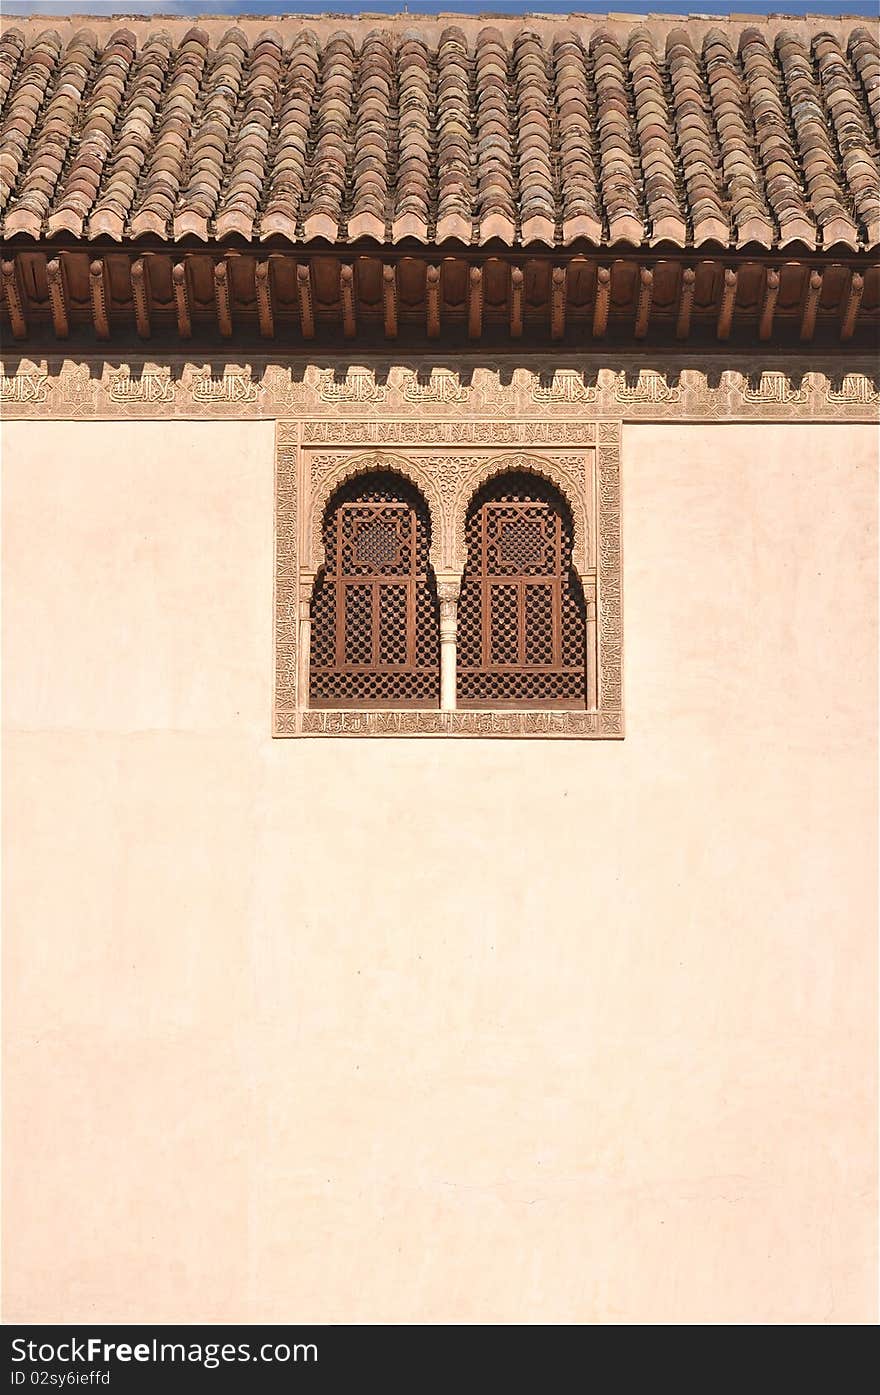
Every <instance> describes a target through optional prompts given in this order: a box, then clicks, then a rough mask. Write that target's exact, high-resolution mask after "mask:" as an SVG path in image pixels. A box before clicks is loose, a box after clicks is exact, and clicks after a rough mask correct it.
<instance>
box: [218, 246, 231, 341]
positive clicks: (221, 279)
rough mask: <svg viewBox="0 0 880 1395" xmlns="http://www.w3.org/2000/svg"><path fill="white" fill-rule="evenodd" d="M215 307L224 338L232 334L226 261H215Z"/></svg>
mask: <svg viewBox="0 0 880 1395" xmlns="http://www.w3.org/2000/svg"><path fill="white" fill-rule="evenodd" d="M214 308H215V309H216V312H217V328H218V329H219V331H220V333H221V334H222V335H223V338H224V339H229V338H231V336H232V303H231V301H230V298H229V268H228V266H227V264H226V262H225V261H222V262H215V263H214Z"/></svg>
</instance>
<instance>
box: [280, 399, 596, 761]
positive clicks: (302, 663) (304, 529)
mask: <svg viewBox="0 0 880 1395" xmlns="http://www.w3.org/2000/svg"><path fill="white" fill-rule="evenodd" d="M384 469H387V470H391V471H393V472H396V473H400V474H403V475H404V476H405V477H406V478H407V479H408V480H409V481H410V482H411V483H412V484H413V485H414V486H415V487H416V489H418V490H419V491H420V492H421V493H422V494H423V496H424V497H425V500H426V502H427V505H428V509H429V512H430V517H431V547H430V562H431V567H432V569H433V571H434V575H435V577H436V581H437V592H438V597H439V601H440V630H441V667H442V664H443V657H442V656H443V654H444V653H445V652H447V651H446V650H445V649H444V634H445V635H446V637H447V640H448V635H449V632H450V628H451V629H452V630H453V631H454V625H455V610H456V600H457V595H458V588H459V587H460V582H461V575H462V572H463V568H464V560H465V558H464V554H465V551H466V549H465V514H466V510H467V505H468V502H469V500H470V499H471V498H472V497H473V495H474V494H475V492H476V491H477V490H478V489H479V488H480V486H481V485H482V484H483V483H484V482H485V481H487V480H489V479H491V478H492V477H493V476H494V475H498V474H503V473H507V472H518V471H520V470H523V469H524V470H527V471H531V472H533V473H535V474H537V475H540V476H542V477H543V478H545V479H546V480H548V481H549V482H550V483H551V484H552V485H553V486H554V487H555V488H556V489H557V490H558V491H559V492H560V493H561V494H562V496H563V499H564V500H565V503H566V504H567V506H568V507H569V508H570V509H571V512H572V518H573V521H574V527H575V545H574V552H573V564H574V568H575V571H576V573H577V576H578V578H579V580H580V583H581V585H582V587H583V590H584V597H585V601H586V603H587V609H588V620H587V625H588V631H589V634H588V643H587V648H588V665H589V666H590V667H591V678H590V684H591V686H589V685H588V694H589V697H588V704H587V706H585V707H584V708H581V707H578V708H564V707H562V708H558V707H528V708H524V707H521V706H517V707H516V708H515V709H506V708H501V707H497V706H491V707H488V706H487V707H485V708H472V707H467V708H462V707H457V706H456V707H455V708H454V710H448V709H446V708H445V707H441V708H439V709H438V708H430V709H425V708H416V709H405V708H362V707H348V708H328V707H322V708H312V707H309V706H308V704H307V703H303V702H301V701H300V700H299V699H300V695H301V694H302V693H303V692H304V691H308V688H307V684H308V652H307V650H306V644H305V640H304V636H308V635H309V633H310V630H309V626H310V623H311V621H310V604H311V594H312V587H313V585H314V581H315V578H316V575H317V572H318V569H319V565H320V553H319V549H318V548H316V542H317V543H318V544H320V540H321V516H322V510H323V508H324V507H325V505H326V503H327V500H328V499H329V498H330V497H331V495H332V493H333V492H335V491H336V490H337V489H338V488H339V486H340V485H341V484H343V483H345V482H346V481H347V480H349V479H351V478H352V477H353V476H354V475H356V474H361V473H366V472H368V471H370V470H384ZM275 611H276V613H275V657H276V665H275V697H274V704H273V734H274V735H276V736H284V737H287V736H349V735H351V736H389V735H394V736H432V737H433V736H438V737H439V736H478V737H494V736H498V737H536V738H612V739H616V738H620V737H622V736H623V703H622V591H621V549H620V423H619V422H608V421H597V422H584V421H577V422H574V421H572V422H557V421H552V422H548V421H546V420H540V421H531V422H528V421H511V420H510V419H507V420H504V421H499V422H494V421H486V420H481V421H474V420H472V419H470V420H469V419H467V418H458V419H455V420H450V419H446V420H442V421H436V420H434V421H432V420H430V419H421V418H420V419H418V420H415V421H414V420H406V421H389V420H387V419H377V418H371V419H366V420H365V419H356V418H348V419H345V418H343V419H340V420H337V421H327V420H324V419H305V420H300V421H286V420H279V421H278V422H277V423H276V580H275ZM591 646H592V657H591V655H590V650H591Z"/></svg>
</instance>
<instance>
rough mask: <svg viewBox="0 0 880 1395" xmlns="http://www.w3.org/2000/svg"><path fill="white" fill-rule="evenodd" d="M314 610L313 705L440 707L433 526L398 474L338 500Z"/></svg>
mask: <svg viewBox="0 0 880 1395" xmlns="http://www.w3.org/2000/svg"><path fill="white" fill-rule="evenodd" d="M323 536H324V557H325V567H324V571H323V573H322V574H321V575H320V576H319V578H318V582H317V584H316V587H315V593H314V597H313V602H312V647H311V664H310V679H309V702H310V705H311V706H312V707H363V706H368V705H374V706H380V707H436V706H437V705H438V703H439V698H440V694H439V683H440V677H439V675H440V639H439V618H438V605H437V594H436V586H435V584H434V578H433V575H432V573H431V571H430V567H429V563H428V548H429V546H430V519H429V517H428V510H427V508H426V506H425V503H424V501H423V499H422V498H421V496H420V495H419V494H418V492H417V491H416V490H415V489H414V488H413V487H412V486H411V485H409V484H408V483H407V482H406V481H405V480H403V479H401V478H400V477H399V476H397V475H394V474H392V473H390V472H387V473H384V472H383V473H381V474H380V473H376V474H371V475H366V476H362V477H360V478H359V479H356V480H353V481H352V482H350V483H349V484H348V485H346V486H344V487H343V488H342V489H341V490H340V491H339V492H338V493H337V494H336V495H335V496H334V498H333V500H331V503H330V506H329V508H328V509H327V513H326V516H325V520H324V534H323Z"/></svg>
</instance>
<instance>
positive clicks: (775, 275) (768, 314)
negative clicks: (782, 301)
mask: <svg viewBox="0 0 880 1395" xmlns="http://www.w3.org/2000/svg"><path fill="white" fill-rule="evenodd" d="M778 295H779V272H778V271H776V270H775V269H774V268H773V267H771V268H770V269H769V270H768V272H767V277H766V280H765V282H764V300H763V303H762V305H761V318H760V320H759V321H758V338H759V339H762V340H763V339H769V338H770V336H771V334H772V333H773V316H774V314H775V313H776V300H777V297H778Z"/></svg>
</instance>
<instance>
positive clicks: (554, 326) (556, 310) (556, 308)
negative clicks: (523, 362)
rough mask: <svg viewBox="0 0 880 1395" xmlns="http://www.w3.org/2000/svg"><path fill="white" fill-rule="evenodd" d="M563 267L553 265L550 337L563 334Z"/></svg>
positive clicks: (558, 336)
mask: <svg viewBox="0 0 880 1395" xmlns="http://www.w3.org/2000/svg"><path fill="white" fill-rule="evenodd" d="M565 282H566V276H565V267H564V266H554V268H553V276H552V279H551V283H550V338H551V339H561V338H562V337H563V335H564V334H565Z"/></svg>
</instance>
